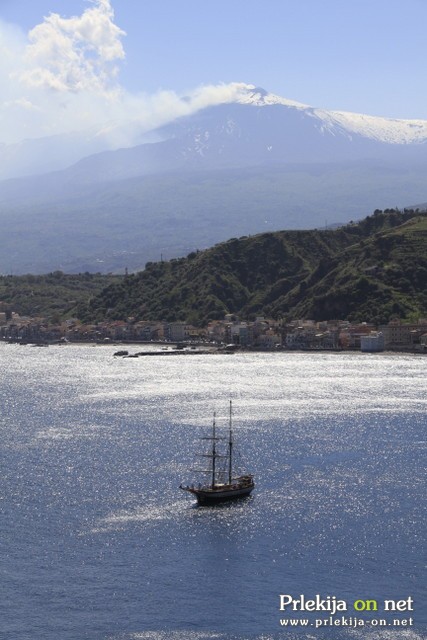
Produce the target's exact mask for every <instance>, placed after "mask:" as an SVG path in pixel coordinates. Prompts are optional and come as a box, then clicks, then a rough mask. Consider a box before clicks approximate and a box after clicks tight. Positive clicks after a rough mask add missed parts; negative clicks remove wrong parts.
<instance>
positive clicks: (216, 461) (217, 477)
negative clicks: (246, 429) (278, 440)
mask: <svg viewBox="0 0 427 640" xmlns="http://www.w3.org/2000/svg"><path fill="white" fill-rule="evenodd" d="M202 439H203V440H208V441H210V443H211V446H210V449H209V452H208V453H202V454H199V455H200V456H201V457H203V458H207V459H208V460H210V467H209V468H208V469H194V471H196V472H198V473H203V474H207V475H208V477H209V482H208V483H206V484H201V483H199V484H198V485H197V486H195V485H194V484H192V485H191V486H188V485H186V486H183V485H180V489H182V490H183V491H187V492H188V493H192V494H193V495H194V496H195V497H196V498H197V502H198V504H200V505H212V504H217V503H219V502H227V501H229V500H238V499H240V498H245V497H247V496H248V495H250V493H251V491H252V490H253V489H254V488H255V483H254V479H253V476H252V475H251V474H245V475H241V476H238V477H233V444H234V443H233V429H232V406H231V401H230V425H229V435H228V443H227V449H226V452H225V454H223V453H221V450H220V449H219V447H218V443H219V442H220V441H221V440H224V438H223V437H220V436H217V431H216V424H215V414H214V420H213V427H212V435H211V436H208V437H205V438H202ZM221 462H222V463H224V462H225V467H224V465H223V464H221Z"/></svg>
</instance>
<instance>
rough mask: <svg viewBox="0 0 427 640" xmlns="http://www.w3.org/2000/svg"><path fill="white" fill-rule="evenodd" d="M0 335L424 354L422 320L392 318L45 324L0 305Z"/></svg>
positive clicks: (426, 333) (426, 336)
mask: <svg viewBox="0 0 427 640" xmlns="http://www.w3.org/2000/svg"><path fill="white" fill-rule="evenodd" d="M0 339H1V340H4V341H12V342H20V343H36V344H37V343H39V344H45V343H47V344H49V343H54V342H57V343H61V342H98V343H99V342H101V343H102V342H172V343H187V342H189V343H210V344H216V345H219V346H223V345H234V346H236V347H241V348H247V349H262V350H277V349H308V350H321V349H325V350H326V349H328V350H343V349H352V350H362V351H384V350H385V349H387V350H390V349H398V350H408V351H419V352H427V318H424V319H421V320H419V321H418V322H415V323H408V322H403V321H401V320H393V321H391V322H389V323H388V324H386V325H380V326H375V325H373V324H370V323H367V322H362V323H351V322H349V321H345V320H330V321H327V322H326V321H325V322H315V321H313V320H293V321H291V322H285V321H283V320H272V319H268V318H264V317H258V318H256V319H255V320H253V321H244V320H241V319H240V318H238V317H237V316H235V315H232V314H228V315H226V316H225V317H224V319H223V320H213V321H211V322H209V324H208V325H207V326H206V327H203V328H198V327H194V326H192V325H189V324H187V323H185V322H166V321H157V322H151V321H144V320H140V321H136V320H135V318H127V319H126V320H123V321H105V322H98V323H96V324H84V323H82V322H80V321H79V320H77V319H76V318H70V319H68V320H64V321H63V322H62V323H60V324H50V323H49V322H47V321H46V320H45V319H43V318H28V317H21V316H19V315H18V314H17V313H14V312H10V311H8V310H7V309H6V310H5V309H3V310H2V305H1V303H0Z"/></svg>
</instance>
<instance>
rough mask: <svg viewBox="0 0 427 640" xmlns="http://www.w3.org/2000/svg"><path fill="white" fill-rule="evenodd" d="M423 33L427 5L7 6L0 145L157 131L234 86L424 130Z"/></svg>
mask: <svg viewBox="0 0 427 640" xmlns="http://www.w3.org/2000/svg"><path fill="white" fill-rule="evenodd" d="M49 14H58V15H57V16H51V17H50V18H49V19H48V20H45V17H47V16H49ZM426 24H427V0H93V1H90V0H31V2H29V1H28V0H0V80H1V84H0V142H11V141H15V140H17V139H19V137H20V136H27V137H28V136H35V135H46V134H49V133H57V132H58V131H60V130H61V122H60V121H61V117H62V122H64V121H65V118H64V117H63V114H65V113H66V114H67V116H68V119H69V123H68V126H69V128H72V127H74V128H78V127H79V126H84V125H85V124H86V125H89V124H91V123H93V122H95V121H96V120H97V117H98V115H99V121H102V120H104V119H105V120H106V121H107V120H110V121H113V120H116V121H118V120H121V119H123V117H124V113H125V112H127V114H128V115H129V117H136V114H139V115H141V114H142V113H144V114H145V117H147V118H148V121H151V120H152V121H153V122H156V118H157V117H158V112H159V111H160V112H162V111H163V119H165V118H166V117H167V114H168V113H169V112H170V113H173V110H174V109H176V110H177V113H178V114H179V113H180V112H181V111H182V112H185V106H184V105H183V103H182V100H181V98H182V96H184V95H186V94H189V95H190V96H192V100H194V95H196V101H197V100H199V101H200V100H201V103H203V100H205V98H206V94H203V91H202V92H201V91H200V87H201V86H202V85H203V86H205V85H206V86H209V87H211V86H212V85H213V88H212V87H211V89H209V90H208V92H209V91H210V92H211V94H212V92H213V93H214V94H215V85H223V84H228V83H249V84H255V85H258V86H262V87H263V88H265V89H267V90H268V91H270V92H272V93H276V94H279V95H281V96H283V97H286V98H290V99H292V100H297V101H299V102H303V103H306V104H310V105H313V106H316V107H323V108H326V109H335V110H346V111H356V112H361V113H368V114H371V115H383V116H389V117H396V118H420V119H427V101H426V89H425V75H426V74H425V67H426V59H427V53H426V47H425V26H426ZM197 88H199V89H198V90H197ZM195 90H197V91H196V93H194V92H195ZM224 90H225V87H222V89H217V92H219V93H218V95H216V96H215V97H214V100H219V101H220V100H221V99H222V98H221V96H220V95H219V94H220V93H221V91H224ZM233 90H234V89H232V91H233ZM201 93H202V94H203V99H201V98H200V96H201ZM193 106H194V105H193ZM61 110H62V111H61ZM180 110H181V111H180ZM61 113H62V116H61ZM77 116H78V117H77ZM141 117H142V116H141ZM150 118H151V120H150ZM161 120H162V117H160V118H159V121H161Z"/></svg>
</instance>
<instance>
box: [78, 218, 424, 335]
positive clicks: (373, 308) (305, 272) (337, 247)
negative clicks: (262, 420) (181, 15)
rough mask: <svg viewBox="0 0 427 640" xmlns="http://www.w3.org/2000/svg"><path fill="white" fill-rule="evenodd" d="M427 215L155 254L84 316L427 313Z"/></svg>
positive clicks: (201, 319) (198, 319) (379, 316)
mask: <svg viewBox="0 0 427 640" xmlns="http://www.w3.org/2000/svg"><path fill="white" fill-rule="evenodd" d="M426 239H427V214H426V213H418V212H413V211H406V210H405V211H404V212H400V211H397V210H386V211H385V212H380V211H376V212H375V213H374V214H373V215H372V216H369V217H368V218H365V219H364V220H362V221H361V222H359V223H357V224H353V223H350V224H349V225H346V226H344V227H341V228H338V229H335V230H312V231H280V232H275V233H264V234H259V235H256V236H252V237H243V238H240V239H231V240H229V241H228V242H224V243H221V244H218V245H216V246H215V247H213V248H211V249H208V250H206V251H201V252H194V253H191V254H189V255H188V256H187V257H186V258H181V259H175V260H170V261H168V262H155V263H148V264H147V265H146V268H145V270H144V271H142V272H140V273H138V274H134V275H129V276H127V277H125V278H122V279H121V280H120V281H118V282H115V283H112V284H111V285H110V286H108V287H107V288H105V289H104V290H103V291H102V292H100V293H99V294H98V295H95V296H94V297H93V298H92V299H91V300H90V302H89V304H81V305H79V307H78V311H77V313H78V315H79V316H80V317H81V318H82V319H85V320H93V319H96V320H101V319H121V318H125V317H127V316H134V317H135V318H138V319H146V320H159V319H164V320H168V321H175V320H185V321H188V322H191V323H193V324H199V325H200V324H203V323H205V322H207V321H208V320H210V319H217V318H222V317H223V315H224V313H236V314H239V315H240V316H242V317H245V318H246V317H248V318H251V317H253V316H255V315H259V314H265V315H271V316H273V317H310V318H312V319H315V320H323V319H331V318H343V319H345V318H348V319H350V320H362V319H363V320H367V321H376V322H386V321H388V320H389V319H390V318H391V317H393V316H398V317H400V318H407V317H415V316H418V315H420V314H426V313H427V293H426V291H427V252H426V247H427V242H426Z"/></svg>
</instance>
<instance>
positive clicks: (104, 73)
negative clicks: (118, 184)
mask: <svg viewBox="0 0 427 640" xmlns="http://www.w3.org/2000/svg"><path fill="white" fill-rule="evenodd" d="M88 2H91V5H90V6H88V8H87V9H86V10H85V11H84V12H83V13H82V15H80V16H73V17H70V18H63V17H61V16H59V15H58V14H55V13H52V14H50V15H49V16H48V17H47V18H45V19H44V20H43V22H41V23H40V24H38V25H37V26H35V27H34V28H33V29H32V30H31V31H30V32H29V33H28V34H25V33H23V32H22V31H20V30H19V29H18V28H17V27H15V26H13V25H8V24H6V23H4V22H1V21H0V143H6V144H11V143H17V142H20V141H22V140H24V139H26V138H40V137H45V136H51V135H55V134H61V133H74V132H84V131H87V132H88V138H90V137H91V136H93V137H96V133H97V132H100V136H98V141H99V137H101V138H102V139H103V141H104V142H103V144H104V146H105V147H106V148H108V147H109V148H114V147H117V146H129V145H132V144H137V142H138V136H139V135H140V134H141V133H143V132H145V131H148V130H150V129H152V128H154V127H156V126H160V125H162V124H165V123H166V122H168V121H170V120H173V119H175V118H177V117H179V116H183V115H188V114H190V113H192V112H194V111H196V110H198V109H201V108H203V107H205V106H208V105H212V104H219V103H222V102H228V101H231V100H234V99H236V97H238V96H239V95H241V94H242V93H244V92H245V90H247V85H243V84H239V83H233V84H228V85H217V86H203V87H199V88H197V89H195V90H193V91H191V92H189V94H188V95H186V96H179V95H177V94H176V93H175V92H173V91H161V92H158V93H156V94H154V95H148V94H144V93H139V94H132V93H129V92H127V91H126V90H125V89H124V88H123V87H121V86H120V84H119V79H118V71H119V65H120V62H121V61H122V60H123V59H124V57H125V52H124V49H123V46H122V38H123V36H124V35H125V34H124V31H122V30H121V29H120V28H119V27H118V26H117V25H116V24H115V23H114V12H113V8H112V6H111V3H110V0H88ZM89 151H90V150H89Z"/></svg>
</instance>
